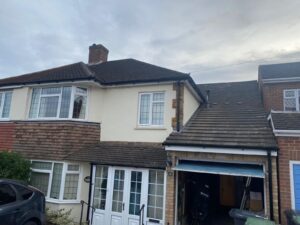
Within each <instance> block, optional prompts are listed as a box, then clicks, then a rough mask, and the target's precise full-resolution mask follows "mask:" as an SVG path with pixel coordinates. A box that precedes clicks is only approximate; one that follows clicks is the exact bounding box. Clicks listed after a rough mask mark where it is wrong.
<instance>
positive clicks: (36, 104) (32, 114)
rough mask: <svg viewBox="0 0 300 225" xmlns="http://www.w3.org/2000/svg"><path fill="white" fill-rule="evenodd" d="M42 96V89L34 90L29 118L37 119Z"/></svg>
mask: <svg viewBox="0 0 300 225" xmlns="http://www.w3.org/2000/svg"><path fill="white" fill-rule="evenodd" d="M40 94H41V89H40V88H34V89H33V90H32V98H31V106H30V111H29V118H37V115H38V107H39V100H40Z"/></svg>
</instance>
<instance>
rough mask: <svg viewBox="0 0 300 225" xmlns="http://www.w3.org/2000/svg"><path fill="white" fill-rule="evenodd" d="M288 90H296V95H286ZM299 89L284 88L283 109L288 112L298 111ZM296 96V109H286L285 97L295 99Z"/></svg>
mask: <svg viewBox="0 0 300 225" xmlns="http://www.w3.org/2000/svg"><path fill="white" fill-rule="evenodd" d="M287 91H294V94H295V97H286V92H287ZM299 91H300V89H285V90H283V111H286V112H297V111H299V110H300V109H299V97H300V96H299ZM294 98H296V111H290V110H286V109H285V99H294Z"/></svg>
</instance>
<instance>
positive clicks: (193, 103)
mask: <svg viewBox="0 0 300 225" xmlns="http://www.w3.org/2000/svg"><path fill="white" fill-rule="evenodd" d="M183 93H184V94H183V99H184V100H183V124H186V122H187V121H188V120H189V119H190V118H191V116H192V115H193V113H194V112H195V111H196V110H197V108H198V107H199V106H200V103H199V101H198V100H197V99H196V98H195V97H194V95H193V94H192V93H191V91H190V90H189V89H188V88H187V86H184V91H183Z"/></svg>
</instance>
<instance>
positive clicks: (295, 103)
mask: <svg viewBox="0 0 300 225" xmlns="http://www.w3.org/2000/svg"><path fill="white" fill-rule="evenodd" d="M299 97H300V90H284V111H299V100H300V99H299Z"/></svg>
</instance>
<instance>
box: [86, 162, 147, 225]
mask: <svg viewBox="0 0 300 225" xmlns="http://www.w3.org/2000/svg"><path fill="white" fill-rule="evenodd" d="M94 171H95V172H94V177H93V184H94V188H93V196H94V197H93V206H94V207H95V208H96V210H95V212H94V214H93V218H92V219H93V225H100V224H105V225H106V224H107V225H138V224H139V210H140V208H141V206H142V205H143V204H145V205H146V202H147V191H148V187H147V183H148V182H147V180H148V171H147V170H143V169H127V168H126V169H125V168H118V167H107V166H94ZM144 213H145V214H146V212H144ZM145 214H144V216H145Z"/></svg>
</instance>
